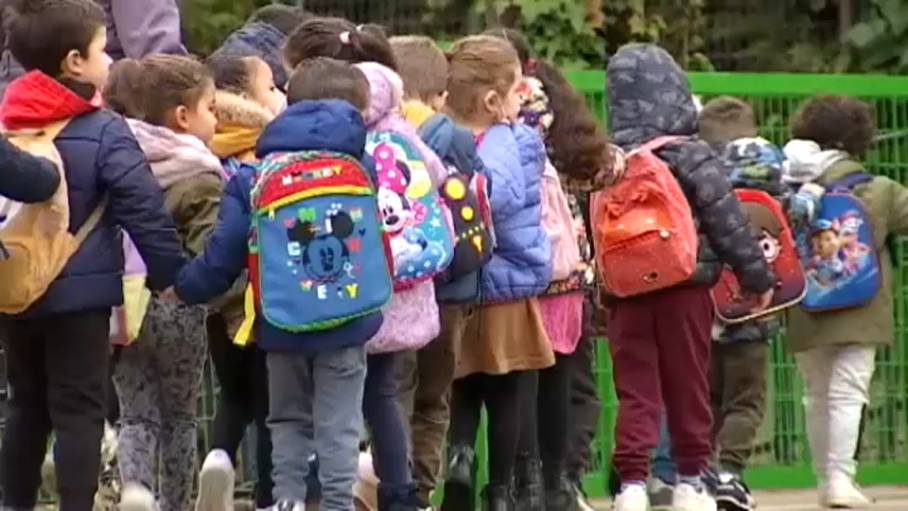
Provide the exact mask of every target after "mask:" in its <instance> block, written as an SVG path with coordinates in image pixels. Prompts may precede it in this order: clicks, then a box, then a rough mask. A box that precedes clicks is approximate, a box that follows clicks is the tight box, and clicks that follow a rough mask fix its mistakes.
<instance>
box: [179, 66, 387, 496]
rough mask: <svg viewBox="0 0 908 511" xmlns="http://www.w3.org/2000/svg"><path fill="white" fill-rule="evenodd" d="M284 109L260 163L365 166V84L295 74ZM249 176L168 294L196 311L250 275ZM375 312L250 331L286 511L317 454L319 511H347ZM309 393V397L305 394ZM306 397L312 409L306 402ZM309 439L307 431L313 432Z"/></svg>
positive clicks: (342, 75)
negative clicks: (334, 161) (290, 156)
mask: <svg viewBox="0 0 908 511" xmlns="http://www.w3.org/2000/svg"><path fill="white" fill-rule="evenodd" d="M307 83H316V84H318V85H319V86H326V87H327V88H328V89H330V90H331V97H332V98H342V99H330V100H329V99H316V98H315V97H314V95H313V94H312V91H310V90H306V88H305V87H304V85H305V84H307ZM287 92H288V98H287V99H288V103H289V104H290V106H289V107H288V108H287V110H285V111H284V112H283V113H281V114H280V115H279V116H278V117H276V118H275V119H274V121H272V122H271V124H269V125H268V126H267V127H266V128H265V130H264V131H263V132H262V135H261V137H260V138H259V141H258V144H257V145H256V156H257V157H264V156H266V155H268V154H269V153H272V152H275V151H305V150H326V151H336V152H341V153H344V154H348V155H350V156H352V157H354V158H357V159H361V160H364V164H365V165H366V167H367V169H368V168H370V165H371V164H370V163H369V161H368V159H367V158H365V159H364V150H365V140H366V127H365V124H364V123H363V120H362V113H363V112H366V111H367V109H368V105H369V88H368V83H367V82H366V80H365V79H364V78H363V75H362V73H361V72H360V71H359V70H357V69H355V68H352V67H350V66H348V65H346V64H343V63H339V62H328V63H327V65H322V66H318V67H310V68H308V69H304V70H297V71H296V72H295V73H294V74H293V75H292V76H291V78H290V81H289V82H288V89H287ZM254 174H255V169H254V168H253V167H251V166H248V165H244V166H243V167H241V168H240V170H239V171H238V172H237V174H236V175H235V176H234V177H233V178H232V179H231V180H230V182H229V183H228V184H227V187H226V189H225V193H224V197H223V199H222V200H223V203H222V208H221V215H220V219H219V221H218V226H217V228H216V229H215V231H214V233H213V234H212V236H211V238H209V240H208V242H207V244H206V247H205V251H204V253H203V254H202V255H201V256H199V257H197V258H196V259H195V260H193V261H192V262H190V263H189V265H187V266H186V268H184V269H183V270H182V271H181V272H180V275H179V278H178V279H177V282H176V284H175V286H174V289H175V291H176V293H177V295H178V296H179V297H180V298H181V299H182V300H184V301H186V302H187V303H201V302H206V301H208V300H211V299H212V298H215V297H217V296H220V295H222V294H223V293H225V292H226V291H227V290H228V289H229V288H230V287H231V285H232V284H233V283H234V282H235V281H236V279H237V278H238V277H239V276H240V275H241V274H242V272H243V270H244V269H245V268H246V255H247V241H248V240H247V237H248V232H249V228H250V223H251V218H250V213H249V212H250V204H249V197H250V193H251V186H252V183H253V181H254ZM381 323H382V315H381V313H380V312H375V313H372V314H367V315H365V316H361V317H360V318H359V319H355V320H352V321H349V322H347V323H344V324H342V325H340V326H338V327H336V328H333V329H330V330H324V331H318V332H311V333H290V332H286V331H283V330H279V329H277V328H275V327H274V326H272V325H271V324H270V323H268V322H265V321H258V322H257V323H256V331H255V339H256V342H257V344H258V346H259V347H260V348H261V349H263V350H265V351H266V352H267V358H268V379H269V381H268V383H269V389H270V412H269V413H270V415H269V417H268V427H269V428H270V429H271V438H272V442H273V444H274V447H273V453H272V461H273V463H274V471H273V474H272V475H273V479H274V497H275V500H276V501H277V502H278V505H277V508H278V509H279V510H282V511H291V510H299V509H303V506H304V501H305V500H306V483H305V480H306V476H307V472H308V470H309V463H308V460H309V456H310V454H311V453H313V452H316V453H318V456H319V471H320V474H319V475H320V478H321V483H322V502H321V506H322V507H321V508H322V509H325V510H348V509H352V507H353V494H352V488H353V483H354V480H355V478H356V471H357V464H358V456H359V439H360V438H359V437H360V429H361V427H362V415H361V414H362V395H363V382H364V380H365V372H366V362H365V350H364V348H363V346H364V344H365V342H366V341H367V340H368V339H370V338H371V337H372V336H374V335H375V333H376V332H377V331H378V329H379V328H380V327H381ZM310 389H314V393H312V394H311V395H310ZM310 399H311V405H312V406H311V409H310V407H308V406H307V402H310ZM313 424H314V441H313V440H312V439H311V438H310V436H309V433H308V431H310V430H312V429H313Z"/></svg>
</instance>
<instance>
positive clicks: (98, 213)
mask: <svg viewBox="0 0 908 511" xmlns="http://www.w3.org/2000/svg"><path fill="white" fill-rule="evenodd" d="M105 209H107V196H106V195H105V196H104V197H102V198H101V202H99V203H98V206H97V207H96V208H95V210H94V211H92V212H91V215H90V216H89V217H88V219H87V220H85V223H84V224H82V227H79V230H78V231H76V235H75V239H76V246H81V245H82V242H84V241H85V238H87V237H88V235H89V234H91V231H93V230H95V227H97V226H98V223H99V222H100V221H101V217H102V216H103V215H104V210H105Z"/></svg>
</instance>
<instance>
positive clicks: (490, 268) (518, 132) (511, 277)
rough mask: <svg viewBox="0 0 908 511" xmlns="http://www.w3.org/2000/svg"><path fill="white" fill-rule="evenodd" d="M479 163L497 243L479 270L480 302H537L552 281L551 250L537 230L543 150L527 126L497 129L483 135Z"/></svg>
mask: <svg viewBox="0 0 908 511" xmlns="http://www.w3.org/2000/svg"><path fill="white" fill-rule="evenodd" d="M479 157H480V158H481V159H482V162H483V164H485V167H486V170H487V171H488V173H489V175H490V176H491V181H492V194H491V197H490V199H489V200H490V201H491V203H492V222H493V224H494V226H495V235H496V242H497V244H496V246H495V250H494V252H493V254H492V260H491V261H489V263H488V264H486V266H485V267H484V268H483V270H482V295H483V300H485V301H489V302H506V301H515V300H522V299H525V298H530V297H533V296H538V295H539V294H541V293H542V292H543V291H544V290H545V288H546V286H548V285H549V281H550V280H551V278H552V246H551V244H550V243H549V238H548V236H546V234H545V231H544V230H543V229H542V200H541V195H540V192H541V190H540V182H541V179H542V170H543V166H544V165H545V158H546V154H545V146H544V145H543V143H542V139H541V138H540V137H539V134H538V132H537V131H536V130H535V129H533V128H530V127H529V126H526V125H523V124H517V125H505V124H499V125H496V126H493V127H492V128H491V129H489V130H488V131H486V133H485V135H484V136H483V138H482V141H481V142H480V143H479Z"/></svg>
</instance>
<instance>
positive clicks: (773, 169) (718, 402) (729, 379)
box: [671, 96, 815, 511]
mask: <svg viewBox="0 0 908 511" xmlns="http://www.w3.org/2000/svg"><path fill="white" fill-rule="evenodd" d="M699 130H700V138H702V139H703V140H704V141H706V142H707V143H709V144H712V145H713V146H714V147H715V148H716V150H717V151H718V152H719V153H720V154H722V155H723V156H724V158H725V160H726V161H727V162H728V163H729V164H730V165H729V170H730V174H729V180H730V181H731V184H732V186H733V187H735V188H738V187H740V188H748V189H754V190H761V191H764V192H766V193H768V194H769V195H771V196H772V197H773V198H775V199H776V200H778V201H779V202H780V204H781V205H782V207H783V209H784V210H785V212H786V216H787V217H788V220H789V222H790V224H791V225H800V224H802V223H804V222H806V221H809V218H808V209H812V208H813V207H815V204H814V203H813V202H815V201H812V200H811V198H810V197H806V196H803V195H800V194H798V195H796V194H789V193H788V190H787V189H786V187H785V186H784V185H783V183H782V169H783V167H784V162H785V157H784V155H783V154H782V151H781V150H779V148H777V147H776V146H774V145H773V144H772V143H771V142H769V141H767V140H765V139H763V138H759V137H758V136H757V126H756V123H755V122H754V113H753V110H751V108H750V105H748V104H747V103H745V102H743V101H741V100H739V99H737V98H732V97H728V96H721V97H718V98H714V99H712V100H710V101H709V102H707V103H706V105H705V106H704V107H703V110H702V112H701V113H700V122H699ZM807 202H809V204H806V203H807ZM805 204H806V205H805ZM750 220H751V227H752V229H753V230H754V231H755V234H757V237H758V238H760V239H763V240H764V244H763V251H764V256H765V257H766V259H767V261H771V260H773V258H774V257H775V256H777V255H778V247H777V246H776V245H775V244H773V243H772V242H773V241H775V239H774V237H776V236H778V230H777V229H778V227H777V224H776V222H775V220H774V219H769V220H771V221H770V222H767V221H765V219H762V218H755V217H753V216H752V217H751V219H750ZM778 327H779V318H778V317H777V316H776V315H772V316H765V317H763V318H760V319H757V320H752V321H747V322H745V323H740V324H735V325H721V324H717V325H716V327H715V328H714V334H716V335H714V340H715V341H717V344H716V345H714V346H713V352H712V362H711V365H712V368H711V369H712V371H711V372H712V378H711V383H710V387H711V388H712V397H713V403H712V404H713V421H714V422H715V424H714V426H713V431H714V432H715V438H714V446H713V448H714V450H715V452H716V458H717V460H718V474H717V479H716V501H717V503H718V505H719V507H720V508H722V509H729V510H734V511H750V510H752V509H753V508H754V507H755V505H756V503H755V502H754V499H753V497H752V496H751V495H750V490H749V489H748V488H747V485H746V484H744V480H743V474H744V469H745V468H746V467H747V463H748V460H749V458H750V456H751V452H752V451H753V442H754V439H755V438H756V435H757V430H758V429H759V428H760V426H761V425H762V424H763V416H764V411H765V409H766V370H767V364H768V359H769V342H770V338H771V337H772V336H773V335H775V333H776V331H777V330H778ZM671 483H672V484H674V481H671Z"/></svg>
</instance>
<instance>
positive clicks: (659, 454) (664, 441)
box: [650, 414, 678, 485]
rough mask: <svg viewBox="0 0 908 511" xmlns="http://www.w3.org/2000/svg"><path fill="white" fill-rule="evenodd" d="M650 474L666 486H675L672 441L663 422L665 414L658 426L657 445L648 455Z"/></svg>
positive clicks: (666, 425) (675, 470) (675, 475)
mask: <svg viewBox="0 0 908 511" xmlns="http://www.w3.org/2000/svg"><path fill="white" fill-rule="evenodd" d="M650 472H651V473H652V475H653V477H656V478H658V479H660V480H662V482H664V483H666V484H672V485H673V484H675V480H676V479H677V477H678V474H677V469H676V468H675V461H674V458H673V457H672V441H671V437H670V436H669V434H668V423H667V422H666V421H665V414H662V421H661V423H660V425H659V443H657V444H656V448H655V449H653V452H652V453H651V454H650Z"/></svg>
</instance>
